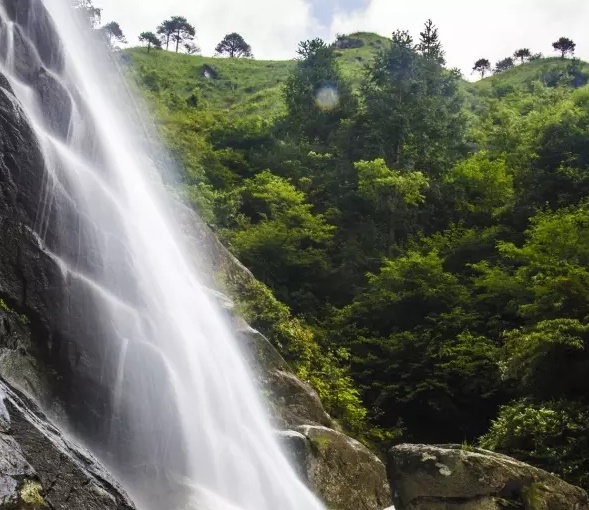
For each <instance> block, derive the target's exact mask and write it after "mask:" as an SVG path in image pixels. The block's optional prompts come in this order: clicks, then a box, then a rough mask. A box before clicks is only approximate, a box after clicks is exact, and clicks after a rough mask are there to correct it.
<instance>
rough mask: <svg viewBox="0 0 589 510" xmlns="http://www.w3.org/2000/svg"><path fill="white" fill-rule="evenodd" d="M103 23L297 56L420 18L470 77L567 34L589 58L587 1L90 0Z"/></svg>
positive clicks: (263, 55) (267, 54)
mask: <svg viewBox="0 0 589 510" xmlns="http://www.w3.org/2000/svg"><path fill="white" fill-rule="evenodd" d="M94 4H95V5H96V6H98V7H102V8H103V21H104V22H108V21H112V20H114V21H118V22H119V23H120V25H121V28H122V29H123V31H124V32H125V34H126V35H127V39H128V40H129V42H130V43H132V44H134V43H135V41H137V36H138V34H139V33H140V32H142V31H148V30H152V31H155V27H156V26H157V25H158V24H159V23H160V22H161V21H162V20H163V19H165V18H168V17H170V16H173V15H181V16H185V17H186V18H188V19H189V21H190V22H191V23H192V24H194V25H195V27H196V30H197V41H196V42H197V43H198V45H199V46H200V47H201V48H202V53H203V54H204V55H213V54H214V48H215V46H216V44H217V43H218V42H219V41H220V40H221V39H222V38H223V36H224V35H225V34H228V33H230V32H238V33H240V34H241V35H243V37H244V38H245V40H246V41H247V42H248V43H249V44H250V45H251V46H252V48H253V52H254V55H255V56H256V58H259V59H288V58H292V57H294V56H295V52H296V48H297V45H298V43H299V41H302V40H305V39H309V38H314V37H322V38H324V39H326V40H333V39H334V38H335V35H336V34H347V33H351V32H357V31H370V32H376V33H378V34H381V35H383V36H386V37H390V34H391V33H392V32H393V31H394V30H396V29H402V30H409V31H410V32H411V34H412V35H413V36H414V38H416V39H417V38H418V37H419V31H420V29H421V28H422V26H423V23H424V21H426V20H427V19H428V18H431V19H432V20H433V21H434V23H435V24H436V25H437V26H438V28H439V32H440V37H441V40H442V43H443V45H444V48H445V50H446V59H447V61H448V65H449V66H450V67H458V68H459V69H461V70H462V71H463V74H464V75H465V77H469V76H471V69H472V66H473V63H474V62H475V60H477V59H479V58H487V59H489V60H490V61H491V62H492V63H495V62H496V61H498V60H500V59H502V58H505V57H507V56H509V55H511V54H512V53H513V52H514V51H515V50H516V49H518V48H521V47H528V48H530V49H531V51H532V52H534V53H537V52H542V53H543V54H544V55H556V54H555V53H554V51H553V49H552V42H553V41H555V40H557V39H558V38H559V37H562V36H564V37H569V38H571V39H573V40H574V41H575V42H576V43H577V52H576V54H577V56H578V57H580V58H583V59H585V60H588V61H589V30H588V29H587V26H588V25H589V0H492V1H490V0H403V1H400V0H247V1H244V0H94Z"/></svg>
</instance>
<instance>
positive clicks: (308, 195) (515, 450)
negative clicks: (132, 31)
mask: <svg viewBox="0 0 589 510" xmlns="http://www.w3.org/2000/svg"><path fill="white" fill-rule="evenodd" d="M555 48H556V47H555ZM524 50H525V49H524ZM299 53H300V57H299V58H298V59H297V60H296V61H292V62H264V61H255V60H251V59H210V58H205V57H201V56H189V55H182V54H178V55H176V54H172V53H168V52H155V51H150V52H148V49H147V48H136V49H131V50H129V51H127V52H125V54H124V58H123V62H124V63H125V65H126V69H127V70H128V73H129V75H130V76H131V77H132V78H133V79H134V80H135V81H136V83H137V84H138V85H139V86H140V88H141V90H142V91H143V93H144V94H145V97H146V98H147V100H148V104H149V105H150V107H151V108H152V113H153V114H154V116H155V118H156V119H157V120H158V123H159V125H160V127H161V133H162V136H163V139H164V140H165V142H166V143H167V145H168V146H169V148H170V150H171V152H172V154H173V156H174V157H175V158H176V160H177V163H178V166H179V167H180V168H182V169H183V170H182V174H181V181H182V182H181V184H182V188H183V190H184V192H185V194H186V197H187V198H188V199H189V200H191V201H192V203H193V204H194V205H195V207H197V208H198V209H199V210H200V212H201V213H202V214H203V217H204V218H205V219H206V220H207V221H208V222H209V223H210V224H211V225H212V226H213V227H214V228H215V230H216V231H217V232H218V234H219V235H220V237H221V238H222V239H223V240H224V241H225V243H226V244H227V245H228V246H229V247H230V248H231V249H232V251H233V252H234V253H235V254H236V255H237V256H238V257H239V258H240V260H241V261H242V262H243V263H244V264H245V265H246V266H248V267H249V268H250V269H251V270H252V271H253V273H254V274H255V276H256V277H257V278H258V279H259V280H260V282H263V285H262V284H260V285H261V286H260V288H257V289H245V290H244V289H242V294H243V295H246V297H247V296H249V300H250V304H249V305H248V306H249V308H248V310H247V311H248V312H249V318H250V319H251V320H252V321H253V323H254V325H255V326H256V327H259V328H260V329H261V330H262V331H264V332H266V333H268V334H269V336H270V337H271V339H272V340H273V341H274V342H275V344H276V345H277V346H278V347H279V348H280V349H282V352H283V353H284V354H285V355H286V357H287V358H288V359H289V361H290V362H292V363H293V364H295V365H297V367H298V373H299V375H301V376H303V377H304V378H306V379H307V380H309V381H311V382H312V383H313V384H314V385H315V386H316V387H317V388H318V389H319V391H320V393H321V394H322V397H323V398H324V400H325V401H326V403H327V405H328V407H329V410H330V411H331V412H332V413H333V414H334V415H335V416H336V417H337V418H340V419H341V420H343V422H344V424H347V426H349V427H351V428H353V429H354V430H355V431H356V433H357V434H359V435H361V436H363V437H364V438H365V439H367V440H370V441H380V442H381V443H382V445H387V444H390V442H391V441H397V440H405V441H413V442H458V443H461V442H463V441H470V442H473V441H478V440H479V439H480V442H481V444H482V445H484V446H487V447H491V448H495V449H497V450H500V451H503V452H506V453H509V454H513V455H516V456H518V457H520V458H523V459H524V460H528V461H532V462H533V463H535V464H537V465H539V466H542V467H545V468H548V469H550V470H552V471H554V472H556V473H559V474H561V475H563V476H565V478H567V479H568V480H569V481H572V482H576V483H580V484H584V485H585V486H587V483H589V482H588V480H587V472H588V471H589V469H588V462H589V443H588V442H587V437H588V435H587V433H588V430H587V416H586V414H587V404H588V402H587V399H588V395H589V379H588V378H587V376H586V374H587V373H588V372H589V312H588V310H589V272H588V271H589V270H588V267H589V234H588V233H587V232H589V230H588V228H587V227H588V226H589V203H588V202H587V195H588V193H589V86H587V82H588V79H589V67H588V66H587V65H586V64H584V63H583V62H580V61H578V60H576V59H567V58H554V59H552V58H541V57H540V56H538V55H533V54H532V53H531V52H530V51H529V50H527V52H524V51H523V50H515V56H516V58H515V59H514V58H512V57H508V58H506V59H505V60H504V61H502V62H501V63H500V64H501V65H497V66H496V73H495V74H494V75H492V76H489V77H487V78H486V79H483V80H481V81H479V82H477V83H467V82H465V81H463V80H462V78H461V76H460V75H459V73H457V72H456V71H453V70H449V69H447V68H446V67H445V63H444V54H443V48H442V46H441V43H440V41H439V40H438V39H437V33H435V27H434V26H433V25H431V24H429V29H428V28H427V26H426V29H425V30H424V32H423V33H422V34H421V37H420V40H419V41H417V40H413V39H412V37H411V35H410V34H408V33H407V32H402V31H398V32H395V33H394V34H393V36H392V38H391V39H390V40H389V39H383V38H380V37H378V36H374V35H371V34H353V35H350V36H341V37H339V38H338V40H337V41H336V42H335V43H334V44H326V43H324V42H323V41H320V40H314V41H307V42H304V43H302V44H301V46H300V50H299ZM563 55H564V56H566V52H565V53H563ZM532 57H533V58H532ZM487 62H488V61H487ZM487 62H479V64H480V66H483V64H484V66H483V67H480V69H478V70H479V71H480V72H481V74H483V70H484V74H485V75H487V71H488V70H489V69H490V63H489V66H487ZM477 67H478V66H477ZM246 302H247V299H246ZM246 315H247V314H246Z"/></svg>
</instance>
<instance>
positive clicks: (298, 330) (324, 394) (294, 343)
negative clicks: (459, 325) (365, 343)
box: [222, 273, 379, 438]
mask: <svg viewBox="0 0 589 510" xmlns="http://www.w3.org/2000/svg"><path fill="white" fill-rule="evenodd" d="M222 279H223V280H224V285H225V286H226V287H228V290H229V292H230V294H231V295H232V296H234V297H235V299H236V300H237V305H238V311H239V312H240V314H241V315H242V316H243V317H244V318H245V319H246V320H247V321H248V322H249V323H250V324H251V325H252V326H253V327H255V328H256V329H258V330H259V331H261V332H262V333H264V334H265V335H266V336H267V337H268V338H269V339H270V340H271V341H272V343H273V344H274V346H275V347H276V348H277V349H278V351H279V352H280V353H281V354H282V356H284V358H285V359H286V360H287V361H288V362H289V363H290V364H291V366H292V367H293V368H294V371H295V373H296V374H297V375H298V376H299V377H300V378H301V379H303V380H305V381H307V382H309V383H310V384H311V385H312V386H313V387H314V388H315V389H316V390H317V392H318V393H319V396H320V397H321V400H322V402H323V404H324V406H325V408H326V409H327V410H328V412H329V413H330V414H331V415H332V416H333V417H335V418H336V419H340V420H342V422H343V424H344V426H345V427H346V428H348V429H349V430H351V431H353V432H355V433H356V434H358V435H360V436H362V437H366V438H373V437H374V435H375V434H378V433H379V431H378V429H375V430H374V432H371V431H370V430H368V429H367V422H366V416H367V411H366V409H365V407H364V406H363V404H362V401H361V399H360V395H359V391H358V390H357V389H356V387H355V385H354V382H353V380H352V378H351V377H350V375H349V370H348V368H347V362H348V359H349V354H348V352H347V351H346V350H345V349H343V348H341V347H340V348H338V349H335V350H334V349H325V348H322V347H321V346H320V344H319V342H318V341H317V339H316V335H315V334H314V332H313V330H312V329H311V328H310V327H309V326H307V325H305V324H304V323H303V322H301V321H300V320H299V319H297V318H295V317H293V316H292V314H291V312H290V310H289V308H288V307H287V306H286V305H284V304H283V303H281V302H279V301H278V300H277V299H276V298H275V297H274V295H273V294H272V291H271V290H270V289H269V288H268V287H267V286H265V285H264V284H263V283H261V282H259V281H257V280H255V279H253V278H248V277H247V275H245V273H243V274H238V275H235V274H231V273H229V274H224V275H222Z"/></svg>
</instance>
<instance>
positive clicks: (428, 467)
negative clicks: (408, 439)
mask: <svg viewBox="0 0 589 510" xmlns="http://www.w3.org/2000/svg"><path fill="white" fill-rule="evenodd" d="M388 475H389V480H390V483H391V486H392V487H393V499H394V502H395V507H396V509H397V510H502V509H505V508H522V509H526V510H589V500H588V499H587V493H586V492H585V491H584V490H582V489H580V488H578V487H574V486H572V485H569V484H568V483H566V482H564V481H563V480H561V479H560V478H557V477H556V476H554V475H552V474H550V473H547V472H545V471H542V470H541V469H537V468H534V467H532V466H530V465H528V464H524V463H523V462H519V461H517V460H515V459H512V458H510V457H507V456H505V455H501V454H498V453H494V452H490V451H486V450H481V449H477V448H462V447H460V446H457V445H449V446H429V445H406V444H405V445H399V446H395V447H394V448H393V449H392V450H391V451H390V453H389V459H388Z"/></svg>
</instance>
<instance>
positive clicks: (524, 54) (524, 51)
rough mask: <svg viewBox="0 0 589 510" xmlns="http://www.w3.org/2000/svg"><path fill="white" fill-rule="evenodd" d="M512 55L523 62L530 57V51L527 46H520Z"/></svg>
mask: <svg viewBox="0 0 589 510" xmlns="http://www.w3.org/2000/svg"><path fill="white" fill-rule="evenodd" d="M513 56H514V57H515V58H517V59H518V60H519V61H520V62H521V63H522V64H523V63H524V62H525V61H526V60H530V59H531V58H532V52H531V51H530V49H529V48H520V49H519V50H517V51H515V53H514V54H513Z"/></svg>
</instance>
